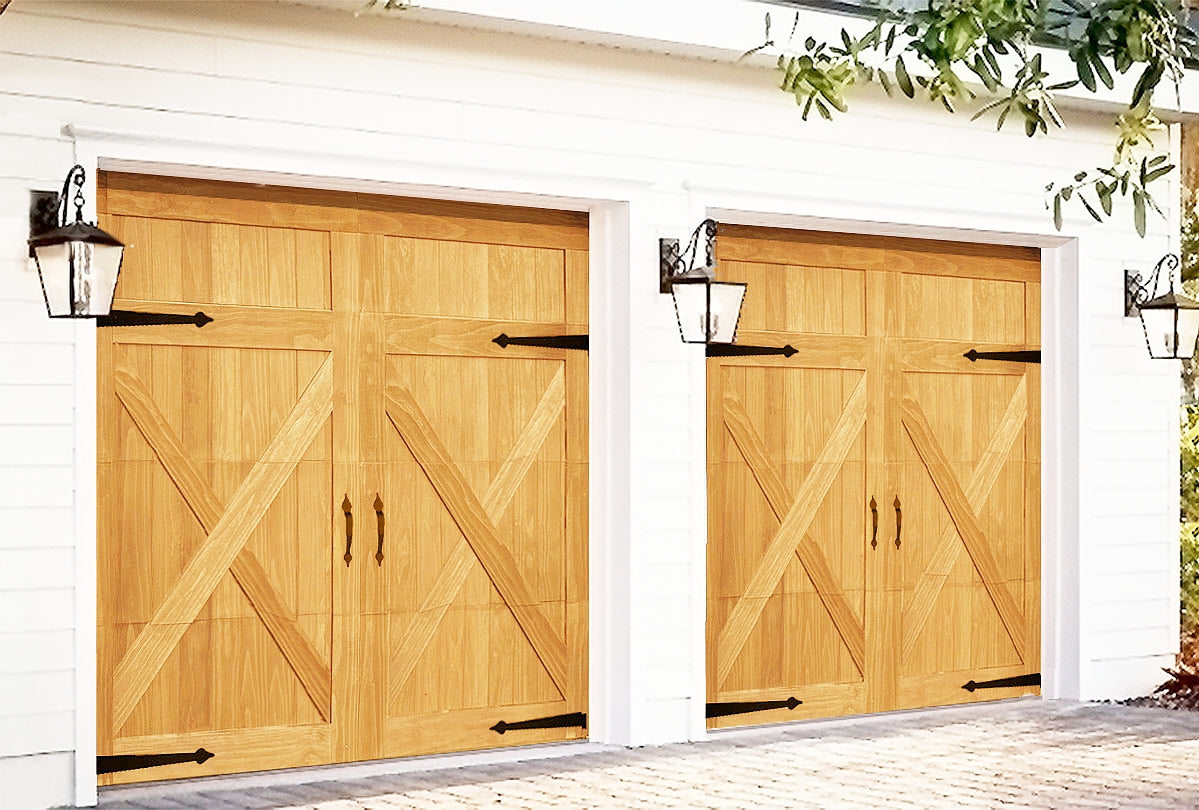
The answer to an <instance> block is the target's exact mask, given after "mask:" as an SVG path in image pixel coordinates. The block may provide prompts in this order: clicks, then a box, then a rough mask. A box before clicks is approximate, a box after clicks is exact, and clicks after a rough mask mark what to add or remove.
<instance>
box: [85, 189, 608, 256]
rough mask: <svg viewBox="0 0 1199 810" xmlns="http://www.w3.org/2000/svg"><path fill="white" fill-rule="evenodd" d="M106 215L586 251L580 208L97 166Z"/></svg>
mask: <svg viewBox="0 0 1199 810" xmlns="http://www.w3.org/2000/svg"><path fill="white" fill-rule="evenodd" d="M104 175H105V176H104V178H103V179H102V182H103V184H104V186H105V188H106V189H107V192H106V194H107V196H106V202H107V206H108V208H107V212H108V213H109V214H111V215H119V216H132V217H146V218H155V219H173V220H191V221H198V222H213V223H224V224H235V225H250V226H258V227H279V228H290V229H306V230H313V231H341V232H348V233H375V234H387V235H396V236H401V235H402V236H417V237H420V238H434V239H449V240H453V241H463V242H476V243H482V244H511V245H528V246H537V247H551V248H560V249H563V250H587V249H588V238H587V214H586V213H583V212H576V211H553V210H547V209H541V208H517V207H511V206H498V205H486V204H482V203H461V202H451V201H446V200H420V199H410V198H399V197H386V196H382V195H376V194H361V193H356V192H342V191H326V190H321V189H305V188H294V187H293V188H285V187H278V186H260V185H257V184H250V183H229V182H223V181H213V180H199V179H194V178H164V177H153V176H149V175H140V174H128V173H121V172H105V173H104Z"/></svg>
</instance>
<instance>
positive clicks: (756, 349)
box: [705, 343, 799, 357]
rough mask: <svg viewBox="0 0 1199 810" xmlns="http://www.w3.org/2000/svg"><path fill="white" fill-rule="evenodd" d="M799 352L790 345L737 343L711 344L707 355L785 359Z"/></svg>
mask: <svg viewBox="0 0 1199 810" xmlns="http://www.w3.org/2000/svg"><path fill="white" fill-rule="evenodd" d="M798 352H799V349H797V348H795V347H794V346H792V345H791V344H790V343H788V344H787V345H786V346H742V345H740V344H737V343H709V344H708V346H707V351H706V352H705V354H707V356H708V357H754V356H766V355H772V354H781V355H782V356H783V357H790V356H791V355H793V354H796V353H798Z"/></svg>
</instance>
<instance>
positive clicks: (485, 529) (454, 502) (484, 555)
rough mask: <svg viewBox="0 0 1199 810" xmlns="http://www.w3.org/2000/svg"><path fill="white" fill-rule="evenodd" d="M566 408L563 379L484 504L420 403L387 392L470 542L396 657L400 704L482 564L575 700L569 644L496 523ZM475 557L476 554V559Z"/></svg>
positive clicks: (393, 690)
mask: <svg viewBox="0 0 1199 810" xmlns="http://www.w3.org/2000/svg"><path fill="white" fill-rule="evenodd" d="M564 404H565V383H564V378H563V377H562V372H561V371H559V373H558V375H556V376H555V377H554V380H553V381H552V382H551V383H550V386H549V389H548V390H547V391H546V393H545V394H543V395H542V398H541V401H540V402H539V403H538V405H537V408H536V409H535V411H534V414H533V418H532V419H531V420H530V423H529V425H527V426H526V428H525V430H524V431H523V432H522V434H521V436H520V438H519V439H518V440H517V443H516V445H515V447H514V448H513V451H512V453H510V454H509V457H508V459H507V460H506V461H505V462H504V466H503V467H502V468H501V469H500V472H499V473H498V474H497V475H496V478H495V480H494V481H492V484H491V486H490V487H489V488H488V491H487V494H486V495H485V496H484V499H483V501H482V502H480V501H479V499H478V497H477V496H476V495H475V493H474V490H472V489H471V487H470V485H469V484H468V483H467V482H466V479H465V478H463V476H462V473H461V471H459V469H458V468H457V466H456V465H455V464H454V461H453V459H452V458H451V457H450V454H449V452H448V451H447V450H446V448H445V445H444V444H442V442H441V440H440V439H439V438H438V436H437V433H436V431H435V430H434V429H433V426H432V424H431V423H430V422H429V420H428V417H426V416H425V414H424V412H423V411H421V409H420V406H419V405H418V404H417V402H416V399H415V398H414V397H413V396H412V394H411V393H410V392H409V391H408V390H406V389H403V388H397V387H393V388H389V389H388V391H387V416H388V418H390V419H391V422H392V424H393V425H395V428H396V430H397V431H398V432H399V434H400V438H401V439H403V441H404V444H406V445H407V446H408V449H409V451H410V452H411V453H412V455H413V457H414V458H415V459H416V461H417V463H418V464H419V465H420V466H421V469H422V470H423V471H424V473H425V475H426V477H427V478H428V479H429V483H430V484H432V486H433V489H434V491H436V492H437V496H438V497H439V498H440V499H441V502H442V503H443V504H444V505H445V508H446V511H447V512H448V513H449V515H450V518H451V519H453V521H454V523H455V524H456V525H457V526H458V529H459V531H461V532H462V537H463V541H462V542H460V543H459V544H458V546H456V547H455V549H454V551H453V552H452V553H451V555H450V559H449V561H448V562H447V563H446V565H445V567H444V568H443V569H442V571H441V573H440V575H439V576H438V579H437V582H436V583H434V586H433V589H432V591H430V593H429V595H428V596H427V597H426V598H425V601H424V604H422V606H421V610H420V613H418V615H417V618H416V620H415V622H414V624H413V626H412V627H411V628H409V631H408V633H407V634H406V635H405V638H404V640H403V641H402V642H401V643H400V647H399V649H398V650H397V652H396V654H395V655H394V656H393V657H392V661H393V665H394V666H396V668H397V671H396V673H395V676H393V678H392V685H391V687H390V696H391V698H392V699H393V700H394V699H395V698H397V697H398V693H399V691H400V689H401V688H402V686H403V682H404V681H405V680H406V679H407V678H408V676H409V675H411V672H412V667H413V666H415V662H416V658H417V656H418V654H419V653H420V651H421V650H422V649H424V647H425V645H426V644H427V643H428V641H429V639H431V638H432V635H433V632H434V631H435V630H436V629H437V625H438V623H439V622H440V621H441V618H442V616H444V615H445V611H446V609H447V608H448V607H449V604H450V602H451V601H452V600H453V598H454V596H455V595H456V594H457V592H458V590H459V589H460V588H461V586H462V583H463V581H465V579H466V576H467V574H469V572H470V568H471V557H472V556H474V557H477V558H478V560H479V563H480V564H481V565H482V566H483V570H484V571H486V572H487V576H488V577H489V578H490V579H491V582H492V584H494V585H495V588H496V590H497V591H499V594H500V597H501V598H503V600H504V603H505V604H507V606H508V609H509V610H511V611H512V615H513V617H514V618H515V619H516V622H517V624H518V625H519V626H520V629H521V631H522V632H523V633H524V634H525V637H526V638H528V640H529V643H530V644H531V645H532V646H533V651H534V652H535V653H536V654H537V657H538V658H539V659H540V661H541V664H542V666H544V667H545V670H546V672H548V673H549V676H550V678H551V679H552V680H553V682H554V685H555V686H556V687H557V688H558V691H559V693H561V694H562V695H563V696H565V695H566V694H567V677H566V672H567V670H566V642H565V641H564V640H563V639H562V638H561V637H559V635H558V634H557V633H556V632H555V631H554V628H553V627H552V626H551V625H550V623H549V621H548V620H547V619H546V618H545V616H544V615H543V614H542V613H541V610H540V609H539V605H538V602H537V600H536V599H535V598H534V596H533V592H532V590H531V589H530V588H529V586H528V585H527V584H526V583H525V580H524V578H523V577H522V576H521V573H520V569H519V568H518V567H517V564H516V560H515V559H514V558H513V556H512V553H511V552H510V551H509V550H508V548H507V546H505V545H504V543H503V541H501V540H500V536H499V531H498V530H497V529H496V527H495V521H496V520H498V518H499V517H500V516H501V515H502V514H503V512H504V510H505V509H506V508H507V505H508V503H510V502H511V499H512V496H513V494H514V493H515V490H516V487H517V485H518V484H519V483H520V480H521V479H522V478H523V477H524V474H525V472H527V471H528V468H529V465H530V464H532V462H533V456H534V454H535V453H536V452H537V449H538V448H539V447H540V446H541V444H542V442H544V440H545V436H546V435H547V434H548V432H549V429H550V428H551V427H552V426H553V424H554V422H555V421H556V420H557V418H558V415H559V414H560V413H561V411H562V409H563V407H564ZM469 552H473V555H472V554H471V553H469Z"/></svg>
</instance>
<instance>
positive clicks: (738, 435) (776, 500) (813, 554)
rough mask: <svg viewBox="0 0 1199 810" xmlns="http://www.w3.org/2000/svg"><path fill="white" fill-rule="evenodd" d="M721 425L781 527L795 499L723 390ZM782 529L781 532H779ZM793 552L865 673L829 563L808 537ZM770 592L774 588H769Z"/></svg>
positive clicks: (855, 622) (858, 630)
mask: <svg viewBox="0 0 1199 810" xmlns="http://www.w3.org/2000/svg"><path fill="white" fill-rule="evenodd" d="M724 423H725V426H726V427H728V429H729V433H730V434H731V435H732V437H733V441H734V442H736V444H737V448H738V449H739V450H740V451H741V454H742V455H743V456H744V457H745V461H746V463H747V464H748V465H749V468H750V470H751V471H752V472H753V475H754V478H755V479H756V480H757V482H758V484H759V485H760V486H761V487H762V492H763V494H765V495H766V500H767V501H768V502H769V504H770V508H771V510H772V511H773V512H774V514H775V517H777V518H778V520H779V523H780V526H781V524H782V522H783V521H784V520H785V519H786V517H787V515H788V513H789V512H790V511H791V509H792V507H793V506H795V503H796V499H794V498H793V497H792V496H791V493H790V492H789V491H788V489H787V485H786V484H785V483H784V482H783V478H782V476H781V475H780V474H779V472H778V470H777V469H775V466H774V464H772V463H771V461H770V457H769V455H768V453H767V450H766V446H765V443H764V442H763V441H762V438H761V437H760V436H759V435H758V433H757V431H756V430H755V429H754V427H753V425H752V423H751V422H750V419H749V414H747V413H746V412H745V407H744V406H743V405H742V404H741V401H740V400H739V399H738V398H737V396H736V394H734V393H732V392H730V391H726V392H725V395H724ZM780 530H781V529H780ZM795 553H796V555H797V556H798V557H799V560H800V562H801V563H802V564H803V566H804V569H805V570H806V571H807V572H808V576H809V577H810V578H811V580H812V585H813V586H814V587H815V588H816V592H817V593H819V594H820V599H821V601H823V602H824V606H825V609H826V610H828V613H829V616H830V617H831V618H832V620H833V624H835V625H836V627H837V632H838V633H840V635H841V639H842V640H843V641H844V642H845V646H846V648H847V649H848V650H849V654H850V656H851V657H852V658H853V662H854V664H855V665H856V666H857V668H858V672H865V671H866V666H865V656H866V639H865V635H864V633H863V630H862V622H861V621H860V620H859V618H858V617H857V616H856V615H855V614H854V612H853V608H852V607H850V605H849V602H848V600H846V598H845V593H844V591H843V590H842V589H841V586H840V584H839V583H838V582H837V580H836V577H835V576H834V575H833V572H832V569H831V568H830V567H829V563H828V560H827V559H826V558H825V556H824V552H822V551H821V550H820V546H818V545H817V544H816V541H814V540H813V539H812V537H811V536H810V535H808V534H806V533H805V534H803V535H802V537H801V539H800V541H799V545H798V546H796V548H795ZM772 590H773V586H772Z"/></svg>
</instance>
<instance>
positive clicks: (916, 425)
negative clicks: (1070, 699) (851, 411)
mask: <svg viewBox="0 0 1199 810" xmlns="http://www.w3.org/2000/svg"><path fill="white" fill-rule="evenodd" d="M900 410H901V411H902V413H903V426H904V428H905V429H906V430H907V432H908V435H909V436H910V437H911V439H912V444H913V445H914V446H915V448H916V452H917V453H919V454H920V459H921V461H922V462H923V463H924V466H925V467H926V468H927V470H928V473H929V476H930V477H931V478H932V481H933V484H934V485H935V486H936V488H937V492H938V493H939V494H940V496H941V499H942V501H943V502H944V504H945V507H946V509H947V510H948V511H949V514H950V516H951V518H952V519H953V523H954V526H955V527H956V528H957V531H958V534H959V536H960V537H961V538H962V542H963V543H964V544H965V546H966V550H967V551H968V552H969V554H970V559H971V561H972V562H973V563H974V567H975V568H976V569H977V570H978V573H979V576H980V577H981V578H982V581H983V584H984V585H985V586H986V588H987V592H988V593H989V594H990V595H991V599H992V600H993V601H994V603H995V608H996V610H998V611H999V616H1000V619H1002V621H1003V624H1004V627H1005V628H1006V629H1007V632H1008V635H1009V636H1011V639H1012V644H1013V645H1014V646H1015V648H1016V651H1017V653H1018V654H1019V655H1020V656H1021V658H1022V659H1023V656H1024V651H1025V640H1026V637H1027V628H1026V626H1025V619H1024V613H1023V611H1022V610H1021V608H1020V605H1019V604H1018V603H1017V602H1016V600H1015V598H1014V597H1013V596H1012V594H1011V592H1010V591H1009V590H1008V589H1007V587H1006V586H1005V585H1004V583H1003V578H1002V575H1001V573H1000V569H999V563H998V561H997V560H996V557H995V553H994V551H993V550H992V549H991V544H990V542H989V541H988V540H987V537H986V535H985V534H984V532H983V529H982V526H981V525H980V523H979V519H978V516H977V515H976V514H975V511H974V507H973V505H972V503H971V500H970V498H969V497H968V496H967V494H966V492H965V491H964V490H963V489H962V486H961V484H960V483H959V482H958V479H957V476H955V475H954V473H953V468H952V467H951V465H950V463H949V459H948V458H946V456H945V452H944V451H943V450H942V449H941V446H940V444H938V442H937V439H936V436H935V435H934V434H933V431H932V427H931V426H930V425H929V423H928V419H927V417H926V416H925V415H924V411H923V410H922V409H921V408H920V404H919V403H918V402H916V401H915V400H913V399H911V398H910V397H905V398H904V400H903V402H902V403H901V404H900Z"/></svg>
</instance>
